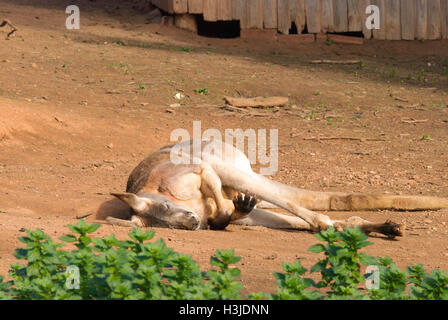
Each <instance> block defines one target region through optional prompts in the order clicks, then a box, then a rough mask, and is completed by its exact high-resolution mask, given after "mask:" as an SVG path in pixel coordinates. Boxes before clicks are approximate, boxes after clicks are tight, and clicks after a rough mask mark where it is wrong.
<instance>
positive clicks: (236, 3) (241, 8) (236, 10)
mask: <svg viewBox="0 0 448 320" xmlns="http://www.w3.org/2000/svg"><path fill="white" fill-rule="evenodd" d="M245 12H246V1H245V0H232V19H233V20H241V19H242V17H243V15H244V14H245Z"/></svg>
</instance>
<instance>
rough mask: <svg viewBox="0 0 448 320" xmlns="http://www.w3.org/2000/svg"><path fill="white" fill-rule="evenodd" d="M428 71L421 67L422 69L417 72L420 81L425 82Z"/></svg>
mask: <svg viewBox="0 0 448 320" xmlns="http://www.w3.org/2000/svg"><path fill="white" fill-rule="evenodd" d="M425 74H426V72H425V69H424V68H421V69H420V71H419V72H418V73H417V80H418V81H419V82H425V81H426V76H425Z"/></svg>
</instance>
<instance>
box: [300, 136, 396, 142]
mask: <svg viewBox="0 0 448 320" xmlns="http://www.w3.org/2000/svg"><path fill="white" fill-rule="evenodd" d="M303 140H307V141H321V140H324V141H325V140H351V141H361V142H363V141H387V140H385V139H378V138H355V137H311V138H303Z"/></svg>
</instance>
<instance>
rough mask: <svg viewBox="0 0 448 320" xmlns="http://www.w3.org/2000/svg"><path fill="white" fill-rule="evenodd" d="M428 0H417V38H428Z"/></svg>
mask: <svg viewBox="0 0 448 320" xmlns="http://www.w3.org/2000/svg"><path fill="white" fill-rule="evenodd" d="M427 4H428V3H427V1H426V0H416V18H417V19H416V21H415V23H416V30H415V36H416V38H417V39H426V36H427V30H428V27H427V23H428V18H427V17H428V10H427V7H428V6H427Z"/></svg>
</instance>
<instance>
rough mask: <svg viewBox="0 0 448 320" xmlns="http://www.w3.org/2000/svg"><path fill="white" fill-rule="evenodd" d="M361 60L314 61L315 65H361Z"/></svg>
mask: <svg viewBox="0 0 448 320" xmlns="http://www.w3.org/2000/svg"><path fill="white" fill-rule="evenodd" d="M360 62H361V61H360V60H312V61H311V63H313V64H359V63H360Z"/></svg>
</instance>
